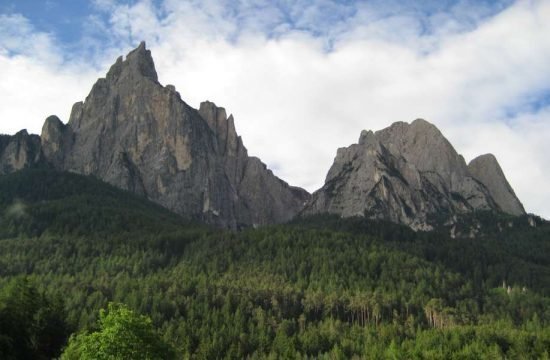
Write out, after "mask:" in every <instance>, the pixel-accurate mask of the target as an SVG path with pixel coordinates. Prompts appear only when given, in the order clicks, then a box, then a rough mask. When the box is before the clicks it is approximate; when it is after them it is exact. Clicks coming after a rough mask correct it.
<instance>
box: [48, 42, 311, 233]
mask: <svg viewBox="0 0 550 360" xmlns="http://www.w3.org/2000/svg"><path fill="white" fill-rule="evenodd" d="M41 138H42V147H43V153H44V156H45V157H46V159H47V160H48V161H49V162H50V164H52V165H53V166H54V167H56V168H58V169H60V170H68V171H73V172H77V173H81V174H90V175H94V176H96V177H98V178H100V179H102V180H104V181H106V182H109V183H111V184H113V185H115V186H117V187H119V188H122V189H125V190H129V191H132V192H135V193H137V194H141V195H143V196H146V197H148V198H149V199H151V200H153V201H155V202H157V203H159V204H161V205H163V206H165V207H167V208H169V209H171V210H173V211H175V212H177V213H179V214H182V215H184V216H188V217H191V218H195V219H198V220H202V221H206V222H208V223H213V224H217V225H220V226H224V227H230V228H237V227H239V226H242V225H262V224H269V223H278V222H283V221H286V220H289V219H291V218H292V217H293V216H294V215H295V214H296V213H297V212H298V211H300V210H301V208H302V207H303V204H304V203H305V202H306V201H307V200H308V199H309V194H308V193H307V192H306V191H305V190H302V189H298V188H294V187H291V186H289V185H288V184H286V183H285V182H283V181H282V180H280V179H278V178H277V177H275V176H274V175H273V174H272V172H271V171H269V170H268V169H267V168H266V166H265V165H264V164H263V163H261V161H260V160H259V159H257V158H253V157H249V156H248V154H247V150H246V148H245V147H244V145H243V142H242V140H241V138H240V137H239V136H238V135H237V132H236V131H235V125H234V120H233V117H232V116H229V118H228V117H227V116H226V113H225V110H224V109H223V108H218V107H216V106H215V105H214V104H213V103H211V102H205V103H203V104H201V106H200V110H199V111H197V110H195V109H193V108H191V107H190V106H189V105H187V104H186V103H185V102H184V101H183V100H182V99H181V97H180V94H179V93H178V92H177V91H176V90H175V88H174V86H171V85H167V86H162V85H161V84H160V83H159V82H158V78H157V73H156V70H155V66H154V63H153V59H152V57H151V52H150V51H149V50H147V49H146V48H145V43H141V44H140V46H139V47H138V48H137V49H135V50H133V51H131V52H130V53H129V54H128V55H127V56H126V59H123V58H122V57H120V58H118V59H117V61H116V63H115V64H114V65H113V66H112V67H111V69H110V70H109V72H108V73H107V76H106V77H105V78H102V79H99V80H98V81H97V82H96V83H95V85H94V86H93V88H92V90H91V92H90V94H89V95H88V96H87V97H86V100H85V101H84V102H78V103H76V104H74V106H73V109H72V112H71V116H70V119H69V122H68V124H67V125H64V124H63V123H62V122H61V121H60V120H59V119H58V118H56V117H49V118H48V119H46V122H45V124H44V127H43V129H42V136H41Z"/></svg>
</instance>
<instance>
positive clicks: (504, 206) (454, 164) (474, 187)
mask: <svg viewBox="0 0 550 360" xmlns="http://www.w3.org/2000/svg"><path fill="white" fill-rule="evenodd" d="M493 159H494V158H493ZM476 164H479V166H476ZM495 164H496V165H495ZM489 165H490V166H489V167H488V169H489V170H487V171H485V170H480V168H481V169H485V164H482V163H480V161H479V160H478V161H474V162H472V164H471V165H470V167H469V166H467V165H466V162H465V161H464V158H463V157H462V156H461V155H459V154H458V153H457V152H456V150H455V149H454V148H453V146H452V145H451V143H450V142H449V141H448V140H447V139H446V138H445V137H444V136H443V134H442V133H441V132H440V131H439V129H438V128H437V127H436V126H435V125H433V124H431V123H429V122H428V121H426V120H423V119H417V120H415V121H413V122H412V123H410V124H409V123H406V122H396V123H394V124H392V125H391V126H389V127H387V128H385V129H382V130H379V131H376V132H372V131H366V130H364V131H362V132H361V136H360V137H359V141H358V144H353V145H351V146H349V147H347V148H341V149H338V152H337V155H336V158H335V160H334V163H333V165H332V167H331V168H330V170H329V172H328V175H327V178H326V181H325V185H324V186H323V187H322V188H321V189H320V190H318V191H316V192H315V193H314V194H313V196H312V199H311V201H310V202H309V203H308V204H307V205H306V207H305V209H304V211H303V214H315V213H334V214H339V215H341V216H344V217H349V216H366V217H370V218H378V219H386V220H390V221H393V222H397V223H403V224H406V225H409V226H411V227H412V228H413V229H431V228H432V225H433V224H434V223H435V221H439V220H441V219H449V218H451V217H452V216H453V215H455V214H460V213H467V212H471V211H475V210H496V211H503V212H509V213H511V214H514V215H519V214H523V213H524V210H523V207H522V206H521V203H519V200H517V198H516V197H515V195H514V193H513V191H512V190H511V188H509V185H508V182H507V181H506V178H505V177H504V174H503V173H502V170H500V166H498V163H497V162H496V159H494V162H491V163H490V164H489ZM499 170H500V171H499ZM506 185H507V186H508V187H507V186H506ZM518 204H519V205H518Z"/></svg>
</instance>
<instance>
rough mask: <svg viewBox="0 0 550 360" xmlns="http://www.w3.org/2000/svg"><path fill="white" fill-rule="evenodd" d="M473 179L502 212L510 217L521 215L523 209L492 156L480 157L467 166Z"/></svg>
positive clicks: (523, 211)
mask: <svg viewBox="0 0 550 360" xmlns="http://www.w3.org/2000/svg"><path fill="white" fill-rule="evenodd" d="M468 170H469V171H470V173H471V174H472V176H473V177H474V178H476V179H477V180H478V181H480V182H481V183H482V184H483V185H485V187H487V189H488V190H489V192H490V194H491V196H492V197H493V199H494V200H495V202H496V203H497V205H498V206H499V207H500V208H501V210H502V211H504V212H506V213H509V214H512V215H523V214H525V209H524V208H523V205H522V204H521V202H520V201H519V199H518V198H517V196H516V194H515V192H514V190H513V189H512V187H511V186H510V184H509V183H508V180H506V177H505V176H504V172H503V171H502V168H501V167H500V165H499V163H498V161H497V159H496V157H495V156H494V155H493V154H484V155H480V156H478V157H477V158H475V159H473V160H472V161H471V162H470V163H469V164H468Z"/></svg>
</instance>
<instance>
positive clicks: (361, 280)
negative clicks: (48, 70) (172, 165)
mask: <svg viewBox="0 0 550 360" xmlns="http://www.w3.org/2000/svg"><path fill="white" fill-rule="evenodd" d="M41 178H45V179H46V180H45V182H46V183H47V184H49V185H48V186H47V187H46V188H42V187H41V185H39V182H40V179H41ZM48 188H50V189H51V191H50V190H48ZM463 221H464V224H462V225H461V226H463V227H464V228H465V229H468V228H469V227H471V226H472V225H473V226H475V227H476V228H477V224H478V223H483V224H484V225H483V227H482V229H486V230H484V232H483V233H480V234H479V236H478V237H476V238H475V239H469V238H468V237H461V238H456V239H453V238H451V237H449V235H448V232H443V231H442V230H441V231H435V232H430V233H423V232H418V233H415V232H413V231H411V230H410V229H408V228H406V227H402V226H398V225H395V224H390V223H384V222H375V221H369V220H365V219H347V220H343V219H339V218H337V217H332V216H318V217H312V218H307V219H300V220H296V221H294V222H293V223H291V224H287V225H279V226H270V227H265V228H260V229H248V230H244V231H240V232H231V231H221V230H213V229H207V228H205V227H202V226H197V225H193V224H192V223H184V222H183V221H182V220H181V219H180V218H179V217H178V216H175V215H173V214H171V213H169V212H167V211H166V210H164V209H162V208H159V207H158V206H156V205H153V204H151V203H149V202H147V201H145V200H142V199H139V198H136V197H135V196H133V195H131V194H129V193H126V192H122V191H119V190H117V189H115V188H113V187H110V186H108V185H105V184H103V183H101V182H99V181H97V180H95V179H91V178H87V177H81V176H77V175H73V174H57V173H51V172H37V171H36V170H35V171H29V172H22V173H18V174H13V176H12V175H10V176H7V177H0V229H1V230H0V233H1V234H2V236H0V239H1V240H0V287H4V288H7V287H8V284H9V282H10V281H11V279H12V278H14V277H17V276H19V275H27V276H28V278H29V279H31V280H32V281H33V282H34V283H36V284H40V287H41V288H40V291H44V292H45V293H54V292H56V291H59V292H61V293H63V294H64V299H65V311H66V315H67V316H66V318H67V321H68V322H69V323H70V324H71V325H72V326H73V327H74V328H75V329H77V333H78V334H79V335H73V337H72V338H71V341H70V344H69V346H68V347H67V350H66V351H65V354H64V357H65V358H71V356H72V358H75V357H82V356H84V355H82V354H83V352H82V351H83V350H82V349H83V348H89V349H92V350H93V351H94V353H96V354H97V353H98V352H99V351H100V349H98V348H97V346H99V345H97V344H100V343H104V344H107V345H105V346H106V348H108V347H109V346H112V347H111V348H110V349H113V348H115V349H118V347H117V346H118V345H120V346H122V345H121V344H123V342H121V344H119V342H118V341H115V342H109V341H110V340H109V339H113V338H114V337H116V336H118V335H122V334H127V332H125V331H123V329H127V328H132V329H142V330H139V331H137V332H138V333H144V332H145V333H147V332H151V331H153V330H152V329H153V327H155V328H158V329H159V334H161V336H162V339H163V341H164V343H165V345H159V344H161V343H160V342H157V341H156V340H155V341H154V342H153V343H154V344H157V345H158V346H159V347H158V348H155V349H156V350H159V351H160V348H162V347H163V346H166V349H169V348H170V346H173V347H174V348H175V351H176V356H177V357H178V358H196V359H203V358H234V359H237V358H238V359H240V358H251V359H257V358H274V359H275V358H321V359H323V358H324V359H329V358H330V359H348V358H353V357H358V358H366V359H369V358H372V359H380V358H396V359H401V358H404V359H414V358H417V359H425V358H436V359H448V358H457V359H459V358H462V359H464V358H502V357H507V358H518V357H521V356H524V357H527V358H544V357H545V356H546V357H548V355H549V354H548V351H549V350H548V349H550V298H549V295H550V277H549V276H548V274H550V272H549V271H550V260H549V259H550V256H549V255H550V241H549V239H550V226H549V225H548V224H546V223H545V222H543V221H538V222H537V227H536V228H533V227H531V226H529V225H528V223H527V220H526V219H525V218H508V217H505V216H502V215H491V214H485V213H479V214H474V215H473V216H472V217H471V218H467V219H466V218H465V219H463ZM510 222H511V223H512V225H511V226H510V225H509V224H510ZM495 224H496V225H495ZM499 224H500V225H499ZM493 225H494V226H493ZM503 282H504V283H505V284H504V287H503ZM113 301H114V302H117V303H124V304H126V305H127V307H118V308H116V309H111V310H109V311H108V312H104V313H103V314H102V315H101V320H100V323H99V325H98V324H97V322H96V316H97V313H98V311H99V310H100V309H104V308H105V307H107V304H108V303H109V302H113ZM119 310H120V311H119ZM122 310H124V311H122ZM132 312H134V314H135V313H138V314H147V316H148V317H149V318H150V319H151V322H147V321H145V320H144V318H141V317H138V319H137V320H135V322H133V321H134V320H132V321H127V322H122V324H125V325H120V326H118V325H117V326H118V327H117V326H112V325H113V322H110V321H106V319H107V317H109V316H110V314H113V316H114V318H118V319H121V318H122V319H124V318H133V316H130V315H128V314H131V313H132ZM115 315H116V316H115ZM134 316H135V315H134ZM105 321H106V322H105ZM114 323H117V322H114ZM145 323H147V324H149V325H146V324H145ZM118 324H120V322H118ZM134 325H135V326H134ZM98 327H99V328H98ZM105 329H110V330H109V331H104V330H105ZM116 329H118V330H116ZM143 329H148V330H143ZM153 332H154V331H153ZM104 336H105V337H104ZM125 338H126V337H125ZM139 338H140V337H139V336H137V339H139ZM130 339H133V340H132V341H138V340H136V337H130ZM157 340H158V339H157ZM139 341H141V340H139ZM143 341H145V340H143ZM94 344H95V345H94ZM109 344H110V345H109ZM94 346H96V347H94ZM155 346H156V345H155ZM140 347H141V345H140ZM92 350H90V351H92ZM156 350H155V351H156ZM117 351H118V350H117ZM523 354H525V355H523ZM94 356H96V355H94ZM166 356H168V355H166Z"/></svg>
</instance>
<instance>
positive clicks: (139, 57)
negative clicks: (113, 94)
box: [106, 41, 158, 82]
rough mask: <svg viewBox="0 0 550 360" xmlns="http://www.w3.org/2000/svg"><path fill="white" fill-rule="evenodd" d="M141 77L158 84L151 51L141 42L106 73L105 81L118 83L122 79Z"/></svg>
mask: <svg viewBox="0 0 550 360" xmlns="http://www.w3.org/2000/svg"><path fill="white" fill-rule="evenodd" d="M127 76H128V77H133V78H135V77H138V76H143V77H145V78H148V79H150V80H153V81H155V82H158V76H157V71H156V69H155V62H154V61H153V57H152V55H151V51H150V50H147V48H146V47H145V41H142V42H141V43H140V44H139V46H138V47H137V48H135V49H134V50H132V51H130V52H129V53H128V55H126V59H125V60H123V59H122V56H120V57H119V58H118V59H117V60H116V62H115V63H114V64H113V65H112V66H111V68H110V69H109V71H108V72H107V76H106V78H107V80H109V81H118V80H119V79H120V78H123V77H127Z"/></svg>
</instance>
